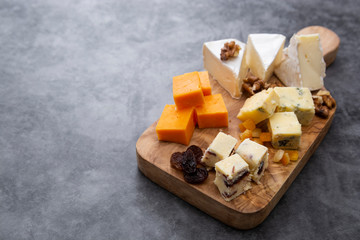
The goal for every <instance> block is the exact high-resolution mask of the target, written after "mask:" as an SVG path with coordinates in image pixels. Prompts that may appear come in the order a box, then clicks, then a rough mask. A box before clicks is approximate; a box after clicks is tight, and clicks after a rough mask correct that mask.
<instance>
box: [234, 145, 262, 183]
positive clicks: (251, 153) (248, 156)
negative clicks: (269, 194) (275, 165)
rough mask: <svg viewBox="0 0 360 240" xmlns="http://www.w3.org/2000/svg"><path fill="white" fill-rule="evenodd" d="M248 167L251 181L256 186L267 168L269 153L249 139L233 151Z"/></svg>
mask: <svg viewBox="0 0 360 240" xmlns="http://www.w3.org/2000/svg"><path fill="white" fill-rule="evenodd" d="M235 152H236V153H237V154H239V155H240V156H241V157H242V158H243V159H244V160H245V161H246V162H247V163H248V164H249V167H250V173H251V179H252V180H254V181H255V182H256V183H257V184H259V183H260V178H261V177H262V176H263V175H264V172H265V169H266V168H267V167H268V164H269V163H268V158H269V153H268V149H267V147H265V146H263V145H260V144H258V143H256V142H254V141H251V140H250V139H245V140H244V141H243V142H242V143H241V144H240V145H239V147H238V148H237V149H236V151H235Z"/></svg>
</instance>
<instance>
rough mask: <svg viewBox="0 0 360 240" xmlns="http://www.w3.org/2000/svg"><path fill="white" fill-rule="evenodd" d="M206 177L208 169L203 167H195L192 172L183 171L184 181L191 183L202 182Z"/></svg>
mask: <svg viewBox="0 0 360 240" xmlns="http://www.w3.org/2000/svg"><path fill="white" fill-rule="evenodd" d="M207 177H208V171H207V170H206V168H204V167H201V168H196V170H195V172H194V173H187V172H184V179H185V181H186V182H188V183H191V184H198V183H202V182H203V181H205V179H206V178H207Z"/></svg>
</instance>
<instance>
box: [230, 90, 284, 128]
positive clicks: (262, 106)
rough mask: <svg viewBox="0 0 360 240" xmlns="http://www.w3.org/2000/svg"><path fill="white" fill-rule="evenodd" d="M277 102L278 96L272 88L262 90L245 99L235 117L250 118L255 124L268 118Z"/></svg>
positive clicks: (244, 119)
mask: <svg viewBox="0 0 360 240" xmlns="http://www.w3.org/2000/svg"><path fill="white" fill-rule="evenodd" d="M278 104H279V96H278V95H277V94H276V93H275V92H274V89H273V88H269V89H267V90H263V91H261V92H259V93H256V94H255V95H253V96H251V97H250V98H248V99H246V101H245V103H244V105H243V106H242V108H241V109H240V112H239V113H238V115H237V118H238V119H240V120H241V121H246V120H247V119H251V120H253V121H254V123H255V124H257V123H259V122H261V121H263V120H265V119H267V118H269V117H270V116H271V115H272V114H273V113H274V112H275V109H276V107H277V106H278Z"/></svg>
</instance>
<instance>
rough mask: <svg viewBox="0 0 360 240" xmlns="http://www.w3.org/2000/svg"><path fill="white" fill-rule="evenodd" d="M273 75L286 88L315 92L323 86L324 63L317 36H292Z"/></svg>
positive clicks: (318, 36)
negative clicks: (299, 88) (302, 88)
mask: <svg viewBox="0 0 360 240" xmlns="http://www.w3.org/2000/svg"><path fill="white" fill-rule="evenodd" d="M284 54H285V59H284V60H283V61H282V62H281V64H280V65H279V67H277V68H276V69H275V74H276V75H277V76H278V77H279V79H280V80H281V81H282V82H283V83H284V84H285V85H286V86H288V87H306V88H309V89H310V90H317V89H320V88H322V87H323V86H324V80H323V79H324V77H325V68H326V65H325V61H324V58H323V51H322V48H321V44H320V35H319V34H308V35H294V36H293V37H292V38H291V39H290V44H289V47H288V48H287V49H285V50H284Z"/></svg>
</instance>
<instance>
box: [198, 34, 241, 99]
mask: <svg viewBox="0 0 360 240" xmlns="http://www.w3.org/2000/svg"><path fill="white" fill-rule="evenodd" d="M231 41H235V43H236V44H238V45H239V46H240V48H241V49H240V51H239V55H238V56H236V57H231V58H229V59H228V60H226V61H222V60H221V59H220V53H221V48H222V47H224V44H225V43H226V42H231ZM245 51H246V45H245V43H243V42H240V41H239V40H236V39H223V40H219V41H212V42H206V43H204V45H203V60H204V68H205V69H206V70H207V71H208V72H209V73H210V74H211V75H212V76H213V77H214V78H215V79H216V80H217V81H218V83H219V84H220V85H221V86H222V87H223V88H225V90H226V91H228V92H229V94H230V95H231V96H232V97H233V98H240V97H241V94H242V92H241V86H242V83H243V79H244V78H245V77H246V74H247V70H248V68H247V65H246V61H245V59H244V58H245Z"/></svg>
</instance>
